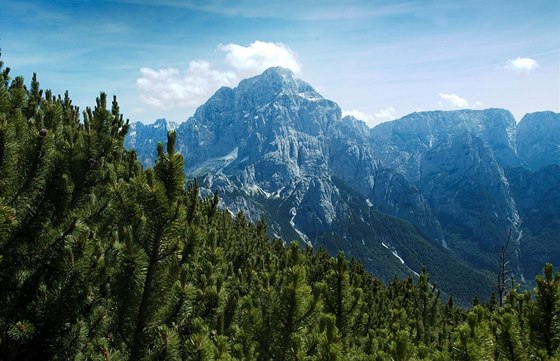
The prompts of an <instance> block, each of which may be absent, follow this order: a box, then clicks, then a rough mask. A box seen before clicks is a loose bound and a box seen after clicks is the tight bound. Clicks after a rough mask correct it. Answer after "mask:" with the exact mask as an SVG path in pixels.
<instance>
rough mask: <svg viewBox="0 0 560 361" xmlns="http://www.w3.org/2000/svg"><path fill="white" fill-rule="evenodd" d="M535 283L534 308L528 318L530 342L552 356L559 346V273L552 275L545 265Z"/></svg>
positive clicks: (551, 270)
mask: <svg viewBox="0 0 560 361" xmlns="http://www.w3.org/2000/svg"><path fill="white" fill-rule="evenodd" d="M536 281H537V287H536V288H535V291H534V294H535V306H534V308H533V311H532V313H531V315H530V318H529V320H530V325H531V340H532V342H533V343H534V345H535V346H536V347H537V348H542V349H544V351H546V353H547V354H548V356H553V355H554V353H555V352H556V351H557V350H558V346H559V344H560V273H556V274H555V275H553V268H552V264H550V263H547V264H546V265H545V266H544V275H543V276H540V275H539V276H537V278H536Z"/></svg>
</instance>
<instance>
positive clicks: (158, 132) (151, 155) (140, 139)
mask: <svg viewBox="0 0 560 361" xmlns="http://www.w3.org/2000/svg"><path fill="white" fill-rule="evenodd" d="M176 127H177V124H176V123H174V122H168V121H166V120H165V119H158V120H156V121H155V122H154V123H153V124H148V125H146V124H142V123H140V122H137V123H133V124H131V125H130V129H129V130H128V134H127V135H126V138H125V140H124V145H125V147H127V148H129V149H131V148H134V149H135V150H136V153H137V154H138V160H139V161H140V162H141V163H142V164H143V165H144V166H153V165H154V160H155V159H156V158H157V144H158V143H159V142H165V141H166V139H167V132H168V131H170V130H173V129H175V128H176Z"/></svg>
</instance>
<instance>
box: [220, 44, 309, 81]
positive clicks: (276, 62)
mask: <svg viewBox="0 0 560 361" xmlns="http://www.w3.org/2000/svg"><path fill="white" fill-rule="evenodd" d="M218 49H219V50H221V51H223V52H225V53H226V58H225V61H226V63H227V64H228V65H230V66H231V67H232V68H234V69H235V70H236V71H238V72H240V73H247V75H248V76H250V75H256V74H258V73H262V72H263V71H265V70H266V69H268V68H270V67H273V66H281V67H283V68H288V69H290V70H292V71H293V72H294V73H296V74H297V73H299V72H301V65H300V64H299V62H298V60H297V58H296V54H295V53H294V52H293V51H292V49H290V48H289V47H287V46H285V45H284V44H282V43H267V42H263V41H258V40H257V41H255V42H254V43H252V44H251V45H249V46H242V45H237V44H226V45H219V46H218Z"/></svg>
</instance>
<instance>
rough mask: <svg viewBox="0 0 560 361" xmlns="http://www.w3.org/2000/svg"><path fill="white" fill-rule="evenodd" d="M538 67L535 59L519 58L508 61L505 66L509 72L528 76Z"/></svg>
mask: <svg viewBox="0 0 560 361" xmlns="http://www.w3.org/2000/svg"><path fill="white" fill-rule="evenodd" d="M538 67H539V64H538V63H537V61H536V60H535V59H531V58H521V57H517V58H515V59H513V60H511V59H510V60H508V61H507V63H506V66H505V68H506V69H507V70H511V71H514V72H516V73H523V74H527V73H529V72H530V71H531V70H535V69H536V68H538Z"/></svg>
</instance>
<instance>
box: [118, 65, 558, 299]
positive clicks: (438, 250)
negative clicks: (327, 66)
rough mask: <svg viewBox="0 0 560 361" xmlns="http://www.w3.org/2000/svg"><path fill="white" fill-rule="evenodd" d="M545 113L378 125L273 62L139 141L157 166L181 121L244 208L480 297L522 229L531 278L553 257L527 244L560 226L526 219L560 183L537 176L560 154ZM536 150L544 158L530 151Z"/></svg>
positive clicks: (193, 169)
mask: <svg viewBox="0 0 560 361" xmlns="http://www.w3.org/2000/svg"><path fill="white" fill-rule="evenodd" d="M539 114H540V113H538V114H536V115H528V116H527V117H528V118H527V117H526V118H527V119H528V120H526V119H525V118H524V120H523V121H522V122H521V123H520V125H519V126H517V125H516V123H515V120H514V118H513V117H512V116H511V114H510V113H509V112H507V111H505V110H500V109H489V110H484V111H470V110H464V111H456V112H425V113H414V114H411V115H409V116H406V117H404V118H402V119H399V120H396V121H393V122H388V123H384V124H381V125H379V126H377V127H376V128H374V129H368V127H367V126H366V125H365V123H363V122H361V121H359V120H357V119H354V118H352V117H344V118H342V116H341V110H340V108H339V106H338V105H337V104H336V103H334V102H332V101H330V100H327V99H324V98H323V97H322V96H321V95H320V94H319V93H317V92H316V91H315V90H314V89H313V88H312V87H311V86H310V85H309V84H307V83H305V82H304V81H302V80H300V79H297V78H295V77H294V74H293V73H291V72H290V71H289V70H286V69H282V68H271V69H268V70H267V71H265V72H264V73H263V74H261V75H259V76H256V77H253V78H250V79H246V80H243V81H241V82H240V83H239V85H238V86H237V87H236V88H233V89H232V88H226V87H224V88H221V89H219V90H218V91H217V92H216V93H215V94H214V95H213V96H212V97H211V98H210V99H209V100H208V101H207V102H206V103H205V104H204V105H202V106H201V107H199V108H198V109H197V111H196V113H195V114H194V115H193V116H192V117H191V118H189V119H188V120H187V121H186V122H184V123H181V124H179V125H175V124H170V123H168V122H166V121H164V120H158V121H157V122H156V123H154V124H153V125H143V124H140V123H137V124H135V125H133V126H132V127H131V131H130V133H129V136H128V137H127V139H126V145H127V146H128V147H129V148H134V149H135V150H136V151H137V153H138V156H139V159H141V160H142V162H143V163H144V164H146V165H151V164H152V163H153V160H154V158H155V143H157V142H159V141H165V134H166V132H167V131H168V130H170V129H175V131H176V132H177V145H176V148H177V149H178V151H180V152H181V153H182V154H183V156H184V157H185V164H186V166H185V171H186V173H187V175H188V176H189V177H196V178H197V179H198V183H199V185H200V187H201V190H202V191H203V193H204V194H209V193H210V192H212V191H214V190H219V192H220V196H221V198H222V201H223V205H224V206H226V207H228V208H229V209H230V210H231V211H232V212H234V213H236V212H239V211H243V212H244V213H245V214H246V215H247V216H249V217H250V218H252V219H254V220H256V219H258V218H259V217H265V218H266V219H267V221H268V224H269V225H270V230H271V234H272V235H275V236H278V237H282V238H283V239H287V240H289V239H297V240H300V241H301V242H305V243H307V244H309V245H310V246H313V247H320V246H324V247H326V248H327V250H329V251H330V252H331V253H336V252H338V251H344V252H345V253H346V254H347V255H349V256H351V257H355V258H358V259H360V260H361V261H363V262H364V264H365V265H366V267H367V268H368V269H369V270H370V271H372V272H374V273H376V274H377V275H379V276H381V277H384V278H385V279H389V278H391V277H392V276H393V275H395V274H397V275H401V276H402V275H406V274H415V273H417V272H419V271H420V270H421V267H422V265H424V264H425V265H427V266H428V269H429V271H430V272H431V273H432V275H433V279H434V281H435V282H436V283H437V284H438V285H439V286H440V287H441V288H442V289H443V290H444V291H446V292H448V293H449V294H452V295H454V296H456V297H457V298H459V300H460V301H462V302H464V303H466V302H468V301H469V299H470V297H471V296H472V295H473V294H479V295H483V296H484V295H488V294H489V292H490V290H491V284H492V279H493V277H494V276H493V272H495V265H496V263H495V262H496V258H495V256H496V251H497V247H499V246H501V245H502V244H503V243H504V242H505V239H504V237H507V234H508V232H509V230H510V229H512V234H513V235H514V238H515V242H514V248H512V252H511V258H512V262H511V265H512V272H514V273H515V274H516V275H517V276H518V277H519V278H521V277H523V276H527V277H531V278H532V276H533V274H532V273H533V271H534V270H533V268H532V263H531V262H533V261H535V260H541V261H542V259H543V254H542V253H539V252H540V251H536V252H534V254H531V255H529V256H526V254H524V253H523V252H524V250H526V249H533V248H534V247H527V243H526V242H529V243H530V242H533V243H539V242H541V243H542V242H544V241H542V237H541V233H542V232H544V231H543V230H546V232H547V233H546V234H549V233H548V232H551V231H554V230H555V229H560V226H558V228H555V227H556V226H547V227H545V228H539V229H538V230H537V231H536V235H535V234H534V233H531V237H532V238H527V236H526V235H527V234H528V232H526V231H525V227H526V225H525V223H524V220H525V219H526V218H524V217H528V215H533V214H534V209H532V208H531V206H530V203H529V200H527V198H530V197H531V194H530V193H528V192H527V191H526V189H527V188H525V185H526V184H528V183H527V182H533V183H531V188H530V189H533V190H534V192H535V194H536V193H538V194H539V195H540V196H541V198H546V195H547V194H549V193H550V192H551V191H553V190H555V189H560V183H554V182H557V181H558V180H557V179H556V178H554V177H549V178H546V179H544V178H542V177H544V175H545V174H542V175H540V177H541V178H542V179H541V178H539V176H538V175H536V174H533V172H534V171H535V169H536V167H537V166H538V165H539V164H544V163H547V162H548V163H550V162H551V161H550V157H549V160H548V161H545V160H541V158H539V156H538V154H540V153H539V152H540V151H541V150H543V149H546V150H549V148H550V147H553V146H554V144H556V145H558V144H560V137H556V138H555V137H554V135H552V136H550V134H548V136H549V137H548V138H546V139H547V145H546V146H545V147H541V148H539V143H538V142H536V141H534V137H535V136H536V135H535V129H537V130H538V129H540V128H539V124H540V123H541V122H543V121H542V120H540V119H541V118H543V117H544V118H546V120H545V121H548V122H552V123H553V124H556V123H560V120H559V115H558V114H556V113H550V114H549V113H543V114H544V115H539ZM532 119H537V120H532ZM525 122H527V123H528V125H527V126H526V128H528V129H526V130H523V131H521V128H522V125H523V123H525ZM533 123H534V124H533ZM543 127H544V128H543V129H545V130H546V129H547V126H546V125H544V126H543ZM523 132H524V133H523ZM520 134H526V135H524V136H521V135H520ZM529 135H531V136H529ZM537 138H538V136H537ZM555 142H556V143H555ZM519 144H523V147H524V148H523V147H520V145H519ZM525 149H530V150H531V152H532V153H531V154H533V155H531V156H530V157H529V156H527V157H526V156H525V155H524V156H520V155H519V153H520V151H525ZM529 160H530V162H531V164H532V165H531V166H528V165H527V164H528V162H529ZM548 163H547V164H548ZM552 163H554V162H552ZM527 172H529V173H527ZM508 177H512V178H511V179H512V181H511V182H510V179H509V178H508ZM546 181H548V182H552V184H550V185H549V188H547V186H544V185H543V184H541V182H546ZM555 184H556V185H558V187H556V188H555ZM539 192H540V193H539ZM518 202H522V203H523V206H522V207H521V206H518V204H517V203H518ZM550 204H551V206H550V207H551V208H550V209H548V210H547V211H543V212H544V213H543V214H542V215H541V216H540V218H539V217H536V218H535V217H533V216H531V217H532V218H531V219H535V221H534V223H538V222H547V221H548V219H549V218H550V217H552V218H554V219H557V218H555V217H556V216H557V215H558V210H559V209H560V207H558V206H557V204H556V203H554V202H552V203H550ZM538 206H539V207H540V206H541V204H538ZM555 212H556V213H555ZM558 218H560V217H558ZM537 219H538V220H537ZM550 227H552V228H550ZM556 234H560V233H558V232H557V233H556ZM553 238H554V237H553ZM527 239H529V241H526V240H527ZM535 239H536V240H535ZM553 241H554V239H553ZM556 243H560V242H558V237H557V238H556ZM547 244H548V243H547ZM541 249H542V247H541ZM527 254H528V253H527ZM527 257H528V258H527ZM551 257H552V258H551V259H549V260H550V261H554V260H556V261H560V259H559V258H554V257H556V256H554V254H552V256H551ZM544 258H545V260H548V258H547V257H546V255H545V256H544ZM529 259H530V260H533V261H531V262H529V261H527V260H529ZM527 262H529V263H531V266H529V263H527ZM556 263H560V262H556ZM541 266H542V265H541Z"/></svg>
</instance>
